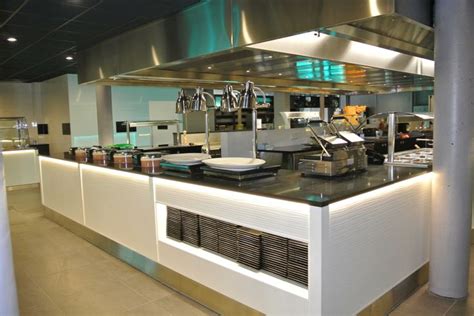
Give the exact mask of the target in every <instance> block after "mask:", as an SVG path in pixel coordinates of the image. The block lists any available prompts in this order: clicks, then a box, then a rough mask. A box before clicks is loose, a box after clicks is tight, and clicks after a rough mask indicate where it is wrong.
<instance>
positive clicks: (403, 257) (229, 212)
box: [40, 154, 431, 315]
mask: <svg viewBox="0 0 474 316" xmlns="http://www.w3.org/2000/svg"><path fill="white" fill-rule="evenodd" d="M194 155H195V154H194ZM198 155H201V154H198ZM163 158H164V161H163V162H162V163H163V164H166V163H169V162H167V161H166V160H165V159H166V157H163ZM203 158H206V157H199V159H203ZM187 159H190V160H188V161H191V160H192V159H191V158H190V157H188V158H187ZM170 160H171V161H172V160H173V157H170ZM211 160H212V159H211ZM204 161H205V160H204ZM195 162H196V161H195ZM175 163H176V161H175ZM197 163H200V161H199V160H198V161H197ZM188 164H192V161H191V162H190V163H188ZM204 169H205V167H204ZM40 170H41V186H42V202H43V204H44V206H45V207H46V208H47V209H48V211H47V214H48V216H49V217H50V218H52V219H54V220H56V221H58V222H60V223H62V224H63V225H65V226H66V227H68V228H70V229H71V230H73V231H75V232H76V233H78V234H80V235H82V236H83V237H84V238H86V239H88V240H90V241H91V242H93V243H95V244H96V245H98V246H99V247H102V248H103V249H105V250H107V251H109V252H111V253H113V254H114V255H116V256H118V257H119V258H121V259H122V260H124V261H126V262H128V263H129V264H131V265H133V266H135V267H136V268H138V269H140V270H142V271H143V272H145V273H148V274H149V275H151V276H152V277H154V278H156V279H158V280H160V281H163V282H164V283H166V284H169V285H170V286H172V287H174V288H176V289H177V290H179V291H181V292H182V293H184V294H186V295H189V296H190V297H192V298H194V299H196V300H197V301H199V302H201V303H202V304H204V305H206V306H208V307H210V308H212V309H214V310H216V311H218V312H223V313H225V312H226V311H227V312H230V311H233V312H235V311H236V310H241V311H245V312H246V313H250V312H251V313H264V314H270V315H272V314H275V315H276V314H280V315H283V314H290V313H291V314H297V315H314V314H331V315H334V314H356V313H359V312H363V311H364V309H366V308H368V309H370V308H374V307H373V306H375V305H374V304H380V302H385V303H384V304H387V303H386V302H387V298H388V297H390V299H389V300H391V301H390V304H396V303H397V302H398V301H399V300H401V299H402V297H397V295H394V293H397V292H396V291H397V286H399V287H407V286H408V287H416V285H417V284H418V283H417V282H420V281H422V279H423V278H420V275H423V272H425V271H426V270H425V269H426V267H425V265H426V263H427V261H428V237H429V216H430V214H429V210H430V196H431V173H430V172H429V169H423V168H407V167H396V166H368V168H367V171H365V172H363V173H355V174H354V173H352V174H349V175H346V176H344V177H339V178H332V179H330V178H321V177H317V178H315V177H301V175H300V173H299V172H297V171H291V170H280V171H275V172H274V173H273V174H272V175H271V176H267V177H262V178H259V179H252V180H246V181H235V180H229V179H226V178H222V177H215V176H209V175H205V174H201V175H199V176H184V174H185V173H179V174H174V173H169V172H167V171H166V170H164V169H160V172H158V173H154V172H153V173H147V172H146V171H147V169H143V168H141V167H137V166H136V165H135V166H134V168H132V169H126V168H123V166H122V168H120V166H117V165H114V164H113V163H109V164H106V165H100V164H97V163H95V164H94V161H81V162H78V161H76V160H75V158H74V157H71V156H69V157H67V158H65V157H56V158H54V157H44V156H41V157H40ZM57 183H61V185H60V186H58V185H57ZM416 280H418V281H416ZM355 288H357V289H358V290H357V291H354V289H355ZM197 289H199V290H197ZM392 289H394V291H395V292H390V291H391V290H392ZM216 300H217V301H216ZM377 302H379V303H377Z"/></svg>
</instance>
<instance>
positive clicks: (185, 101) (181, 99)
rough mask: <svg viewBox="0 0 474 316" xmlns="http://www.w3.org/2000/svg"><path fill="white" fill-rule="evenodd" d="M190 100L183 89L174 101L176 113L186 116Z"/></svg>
mask: <svg viewBox="0 0 474 316" xmlns="http://www.w3.org/2000/svg"><path fill="white" fill-rule="evenodd" d="M190 107H191V98H190V97H188V96H187V95H186V93H185V92H184V89H181V90H180V91H179V92H178V99H176V113H177V114H186V113H187V112H189V111H190V110H191V108H190Z"/></svg>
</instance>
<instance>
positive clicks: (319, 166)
mask: <svg viewBox="0 0 474 316" xmlns="http://www.w3.org/2000/svg"><path fill="white" fill-rule="evenodd" d="M317 123H320V124H321V125H322V129H321V128H320V129H319V130H320V132H319V133H318V132H317V131H316V130H315V129H314V128H313V127H312V126H311V124H310V123H309V122H308V127H309V130H310V132H311V133H312V134H313V137H314V138H315V140H316V141H317V142H318V143H319V145H320V146H321V148H322V152H321V153H320V154H318V155H309V156H306V157H304V158H303V159H301V160H300V164H299V166H298V169H299V170H301V171H302V173H303V175H307V176H313V175H315V176H329V177H333V176H339V175H343V174H346V173H348V172H351V171H360V170H365V169H367V155H366V149H365V147H364V140H363V139H362V138H360V137H359V136H358V135H356V134H354V133H352V132H349V131H339V130H338V129H337V128H336V127H335V126H334V124H332V123H326V122H324V121H317Z"/></svg>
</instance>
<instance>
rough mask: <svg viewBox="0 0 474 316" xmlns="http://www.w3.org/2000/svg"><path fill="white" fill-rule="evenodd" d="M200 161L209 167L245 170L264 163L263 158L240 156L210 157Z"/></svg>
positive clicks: (255, 167)
mask: <svg viewBox="0 0 474 316" xmlns="http://www.w3.org/2000/svg"><path fill="white" fill-rule="evenodd" d="M202 162H203V163H204V164H206V165H208V166H209V167H211V168H215V169H222V170H230V171H247V170H252V169H257V168H259V167H261V166H262V165H264V164H265V160H263V159H257V158H242V157H227V158H212V159H205V160H203V161H202Z"/></svg>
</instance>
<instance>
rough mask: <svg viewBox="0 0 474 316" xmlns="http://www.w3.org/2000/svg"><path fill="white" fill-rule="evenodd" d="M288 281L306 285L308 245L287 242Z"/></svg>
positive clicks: (298, 242)
mask: <svg viewBox="0 0 474 316" xmlns="http://www.w3.org/2000/svg"><path fill="white" fill-rule="evenodd" d="M288 279H290V280H293V281H296V282H299V283H302V284H304V285H308V244H307V243H305V242H301V241H296V240H292V239H290V240H288Z"/></svg>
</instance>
